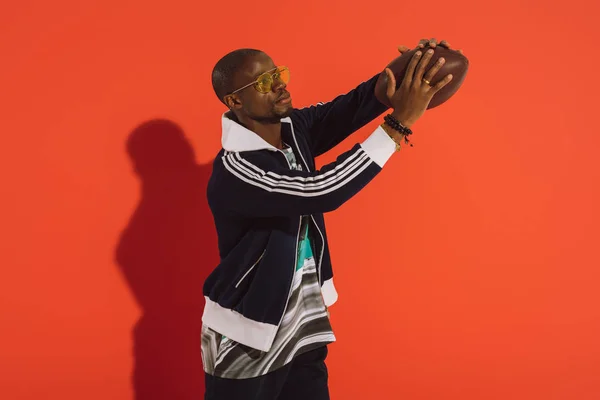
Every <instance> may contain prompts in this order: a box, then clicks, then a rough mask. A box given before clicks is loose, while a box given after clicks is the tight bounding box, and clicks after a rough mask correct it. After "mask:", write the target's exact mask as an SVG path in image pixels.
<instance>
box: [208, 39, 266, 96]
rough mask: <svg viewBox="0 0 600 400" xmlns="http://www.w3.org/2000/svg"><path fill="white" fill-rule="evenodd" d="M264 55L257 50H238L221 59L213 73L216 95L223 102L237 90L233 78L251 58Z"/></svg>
mask: <svg viewBox="0 0 600 400" xmlns="http://www.w3.org/2000/svg"><path fill="white" fill-rule="evenodd" d="M259 54H264V52H263V51H260V50H256V49H237V50H234V51H232V52H231V53H229V54H227V55H225V56H224V57H223V58H221V59H220V60H219V61H218V62H217V64H216V65H215V67H214V68H213V71H212V85H213V89H214V91H215V94H216V95H217V97H218V98H219V100H220V101H221V102H222V103H224V102H223V97H225V96H227V95H228V94H230V93H231V92H233V91H234V90H236V89H237V88H234V87H233V76H234V74H235V73H236V71H237V70H239V69H240V68H241V67H242V65H243V64H244V62H245V61H246V60H247V59H248V57H250V56H256V55H259Z"/></svg>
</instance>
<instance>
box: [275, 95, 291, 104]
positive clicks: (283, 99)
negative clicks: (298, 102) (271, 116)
mask: <svg viewBox="0 0 600 400" xmlns="http://www.w3.org/2000/svg"><path fill="white" fill-rule="evenodd" d="M291 101H292V96H290V94H289V93H286V94H284V95H283V96H281V97H280V98H279V99H277V101H276V103H277V104H287V103H289V102H291Z"/></svg>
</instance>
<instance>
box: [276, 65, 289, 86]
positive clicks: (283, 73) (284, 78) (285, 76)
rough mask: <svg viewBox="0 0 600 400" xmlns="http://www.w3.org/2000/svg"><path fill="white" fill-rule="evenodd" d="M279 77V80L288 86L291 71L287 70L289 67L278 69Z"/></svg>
mask: <svg viewBox="0 0 600 400" xmlns="http://www.w3.org/2000/svg"><path fill="white" fill-rule="evenodd" d="M277 75H278V78H279V79H280V80H281V82H283V83H285V84H286V85H287V84H288V83H289V81H290V70H289V69H287V67H279V68H277Z"/></svg>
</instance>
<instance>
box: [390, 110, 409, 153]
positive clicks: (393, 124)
mask: <svg viewBox="0 0 600 400" xmlns="http://www.w3.org/2000/svg"><path fill="white" fill-rule="evenodd" d="M383 120H384V121H385V123H386V124H387V125H388V126H389V127H390V128H392V129H393V130H395V131H396V132H399V133H401V134H402V136H404V142H405V143H406V144H410V147H413V144H412V143H410V140H409V139H408V136H410V135H412V133H413V132H412V131H411V130H410V128H407V127H406V126H404V125H402V124H401V123H400V121H398V120H397V119H396V117H394V116H393V115H392V114H388V115H386V116H385V117H383Z"/></svg>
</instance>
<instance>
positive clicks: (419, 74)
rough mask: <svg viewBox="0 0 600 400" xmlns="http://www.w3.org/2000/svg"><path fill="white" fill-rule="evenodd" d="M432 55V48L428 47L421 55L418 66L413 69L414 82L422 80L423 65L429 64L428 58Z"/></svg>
mask: <svg viewBox="0 0 600 400" xmlns="http://www.w3.org/2000/svg"><path fill="white" fill-rule="evenodd" d="M432 55H433V50H432V49H429V50H427V51H426V52H425V54H424V55H423V58H422V59H421V61H419V66H418V67H417V70H416V71H415V76H414V80H415V82H421V80H423V75H424V74H425V67H426V66H427V64H429V60H431V56H432Z"/></svg>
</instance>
